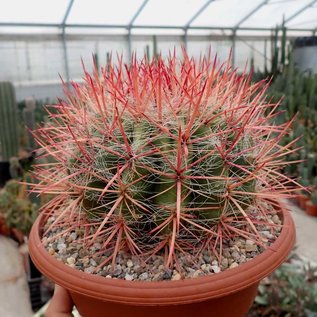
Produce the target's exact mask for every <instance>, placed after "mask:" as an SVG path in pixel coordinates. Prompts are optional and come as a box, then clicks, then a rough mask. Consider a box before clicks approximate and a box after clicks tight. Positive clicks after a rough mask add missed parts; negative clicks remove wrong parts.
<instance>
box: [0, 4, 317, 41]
mask: <svg viewBox="0 0 317 317" xmlns="http://www.w3.org/2000/svg"><path fill="white" fill-rule="evenodd" d="M149 1H150V0H144V1H143V2H142V4H141V6H140V7H139V8H138V10H137V11H136V12H135V13H134V15H133V16H132V18H131V20H130V22H129V23H128V24H127V25H122V24H119V25H116V24H78V23H67V19H68V17H69V14H70V12H71V10H72V7H73V5H74V3H75V0H69V3H68V6H67V8H66V10H65V14H64V17H63V19H62V21H61V23H28V22H22V23H19V22H0V27H44V28H45V27H47V28H60V29H61V30H62V33H63V34H64V33H65V30H66V29H67V28H96V29H98V28H115V29H126V30H128V34H129V36H130V34H131V30H132V29H170V30H173V29H174V30H183V31H184V34H185V36H186V35H187V31H188V30H222V31H226V30H227V31H232V32H233V33H235V32H236V31H238V30H244V31H270V30H272V27H241V24H243V23H244V22H245V21H246V20H247V19H249V18H250V17H251V16H252V15H253V14H254V13H256V12H257V11H258V10H259V9H261V8H262V7H263V6H264V5H266V4H268V3H269V1H270V0H264V1H262V2H261V3H259V4H258V5H257V6H256V7H255V8H254V9H252V10H251V11H250V12H249V13H248V14H247V15H246V16H244V17H243V18H242V19H241V20H240V21H239V22H238V23H236V24H235V25H234V26H232V27H214V26H191V24H192V23H193V22H194V21H195V20H196V19H197V18H198V17H199V16H200V15H201V14H202V13H203V12H204V11H205V10H206V8H207V7H208V6H209V5H210V4H211V3H212V2H214V1H215V0H207V1H206V2H205V3H204V4H203V5H202V7H201V8H199V10H198V11H196V12H195V13H194V14H193V15H192V17H191V18H190V19H189V20H188V21H187V22H186V23H185V25H182V26H179V25H175V26H173V25H171V26H170V25H169V26H167V25H136V24H134V22H135V21H136V19H137V18H138V16H139V15H140V14H141V13H142V11H143V9H144V8H145V6H146V5H147V3H148V2H149ZM316 2H317V0H313V1H310V2H309V3H308V4H306V5H305V6H304V7H302V8H300V9H299V10H298V11H297V12H295V13H294V14H293V15H291V16H290V17H288V18H286V19H284V22H283V25H284V27H285V24H287V23H288V22H289V21H291V20H292V19H294V18H295V17H297V16H298V15H300V14H301V13H302V12H304V11H306V10H307V9H308V8H309V7H311V6H312V5H314V4H315V3H316ZM287 29H288V30H290V31H309V32H316V29H317V28H312V29H310V28H305V29H302V28H287Z"/></svg>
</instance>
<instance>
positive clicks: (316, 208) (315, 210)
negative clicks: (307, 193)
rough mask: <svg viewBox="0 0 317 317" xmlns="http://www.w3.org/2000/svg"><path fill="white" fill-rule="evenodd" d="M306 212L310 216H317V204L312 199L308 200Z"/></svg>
mask: <svg viewBox="0 0 317 317" xmlns="http://www.w3.org/2000/svg"><path fill="white" fill-rule="evenodd" d="M306 213H307V214H308V215H310V216H313V217H317V205H313V203H312V202H311V201H307V202H306Z"/></svg>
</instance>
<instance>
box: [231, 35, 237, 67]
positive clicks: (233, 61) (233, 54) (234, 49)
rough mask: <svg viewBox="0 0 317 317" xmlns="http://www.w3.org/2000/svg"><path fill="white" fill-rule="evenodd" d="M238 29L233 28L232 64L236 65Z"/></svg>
mask: <svg viewBox="0 0 317 317" xmlns="http://www.w3.org/2000/svg"><path fill="white" fill-rule="evenodd" d="M236 35H237V31H236V30H233V31H232V49H231V54H232V57H231V64H232V65H233V66H234V64H235V56H236V38H237V36H236Z"/></svg>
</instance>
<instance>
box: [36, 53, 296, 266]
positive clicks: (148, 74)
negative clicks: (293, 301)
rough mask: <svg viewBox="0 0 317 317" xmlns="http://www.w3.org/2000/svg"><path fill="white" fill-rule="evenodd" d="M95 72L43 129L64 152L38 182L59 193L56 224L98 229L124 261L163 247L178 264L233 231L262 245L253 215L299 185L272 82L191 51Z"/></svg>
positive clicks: (54, 148)
mask: <svg viewBox="0 0 317 317" xmlns="http://www.w3.org/2000/svg"><path fill="white" fill-rule="evenodd" d="M211 65H214V66H211ZM93 74H94V75H93V76H90V75H89V74H88V73H87V72H86V73H85V75H86V80H85V83H84V84H83V85H81V86H79V85H77V84H75V83H74V84H73V88H74V90H73V91H71V90H66V93H67V96H68V98H67V100H64V101H61V103H60V104H59V105H57V106H55V108H57V109H58V113H57V114H53V115H52V116H51V123H50V124H47V126H45V127H42V128H40V129H38V131H37V132H36V133H35V137H36V139H37V140H38V142H39V144H41V146H42V147H43V148H44V149H45V151H46V152H47V153H49V154H50V155H52V156H53V158H54V160H55V162H54V163H52V164H50V163H48V165H47V168H44V167H43V164H42V165H39V166H36V167H35V171H34V177H36V178H37V179H38V180H39V183H38V184H34V185H33V191H34V192H38V193H47V194H52V195H56V197H55V198H54V199H52V200H51V201H50V202H49V203H48V204H47V205H46V206H45V207H44V208H43V212H49V213H52V212H54V214H55V215H56V218H55V219H56V220H55V221H54V222H53V223H52V224H51V225H50V228H52V227H54V226H55V227H61V226H66V227H65V228H64V227H63V228H64V229H66V230H67V225H70V224H71V226H72V228H74V226H79V227H82V228H86V229H87V230H90V229H89V228H91V231H89V232H90V233H89V234H88V232H87V234H88V235H87V243H88V244H89V243H93V242H94V241H96V240H97V239H98V241H100V240H101V241H103V250H104V251H105V250H111V258H112V260H113V261H115V259H116V257H117V255H118V254H119V252H121V251H122V250H128V251H129V252H130V253H131V254H138V255H139V256H143V257H146V256H148V255H153V254H158V253H161V254H165V255H166V257H165V265H166V267H171V266H172V265H173V263H175V261H177V256H178V254H182V253H184V252H185V253H186V252H192V253H193V254H195V253H197V252H199V251H200V250H202V249H203V250H206V251H208V250H215V249H217V250H218V247H219V248H220V250H221V248H222V247H221V243H222V240H223V238H225V237H226V238H228V239H232V238H234V237H237V236H238V237H239V235H240V234H241V236H243V237H250V239H252V240H253V241H257V242H258V243H262V242H261V241H262V238H261V236H260V235H259V233H258V232H257V229H256V228H255V223H253V222H252V219H256V215H260V217H261V219H266V218H265V217H264V218H263V216H262V215H263V213H264V212H267V213H270V210H274V209H275V205H276V204H278V201H279V199H280V198H281V197H288V196H290V192H289V189H288V187H287V186H286V185H285V184H286V183H292V180H290V179H289V178H287V177H286V176H283V175H282V174H281V173H279V172H278V171H279V170H280V169H281V168H283V166H282V164H281V157H283V156H284V155H286V154H287V153H288V150H289V145H287V144H286V145H285V146H284V147H281V146H280V145H279V141H280V138H281V137H282V136H283V135H284V134H285V133H286V132H285V131H286V126H285V125H284V124H283V125H281V126H277V125H274V124H273V123H272V122H273V120H274V115H272V114H270V115H269V116H267V117H266V113H270V111H271V109H272V104H268V103H266V102H265V95H264V91H265V85H264V82H260V83H257V84H251V83H250V78H249V77H248V76H241V75H239V74H237V73H236V72H235V71H233V70H232V69H231V67H230V62H228V63H227V64H224V66H221V67H220V68H218V67H217V66H216V63H213V62H212V61H211V60H208V59H202V60H201V61H200V63H199V64H196V63H195V62H194V61H193V60H190V59H189V58H188V57H187V56H186V54H185V55H184V60H182V61H178V60H177V59H176V57H171V58H170V59H169V60H168V61H167V62H166V63H164V62H163V60H162V58H161V57H157V58H154V59H153V60H152V61H147V59H145V60H144V61H142V62H137V61H136V60H135V59H134V60H133V61H132V64H131V65H129V66H128V65H126V66H123V65H121V64H119V66H118V67H112V66H111V65H109V68H108V70H107V71H103V70H102V74H101V76H100V77H98V76H97V72H96V71H95V72H93ZM65 89H66V88H65ZM268 206H269V207H268ZM261 221H262V220H261ZM255 222H257V220H255ZM219 245H220V246H219ZM215 252H219V251H215ZM220 252H221V251H220ZM113 263H114V262H113Z"/></svg>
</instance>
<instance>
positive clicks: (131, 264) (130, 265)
mask: <svg viewBox="0 0 317 317" xmlns="http://www.w3.org/2000/svg"><path fill="white" fill-rule="evenodd" d="M132 266H133V262H132V260H130V259H129V260H128V261H127V267H130V268H131V267H132Z"/></svg>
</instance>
